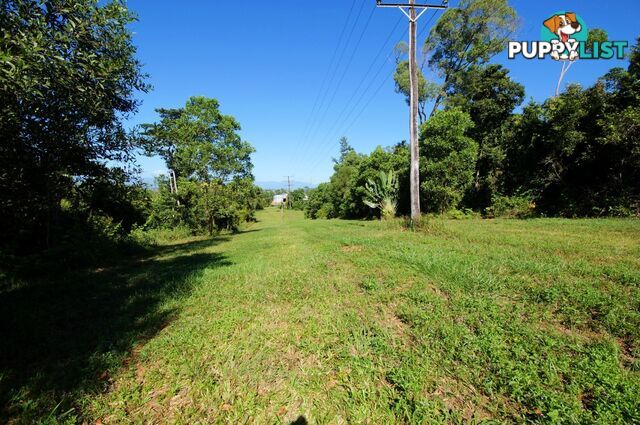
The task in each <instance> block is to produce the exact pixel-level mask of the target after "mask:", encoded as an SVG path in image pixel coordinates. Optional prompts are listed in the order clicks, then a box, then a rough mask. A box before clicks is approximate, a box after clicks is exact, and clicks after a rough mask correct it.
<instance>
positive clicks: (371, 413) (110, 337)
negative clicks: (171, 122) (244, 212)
mask: <svg viewBox="0 0 640 425" xmlns="http://www.w3.org/2000/svg"><path fill="white" fill-rule="evenodd" d="M258 218H259V220H260V221H259V222H258V223H256V224H253V225H252V227H251V228H250V229H248V230H247V231H246V232H244V233H240V234H238V235H234V236H230V237H226V238H217V239H212V240H196V241H190V242H187V243H183V244H180V243H175V242H174V243H172V244H170V245H162V246H159V247H158V251H157V253H156V255H155V256H153V257H150V258H149V259H148V260H146V261H144V262H142V263H135V264H127V265H123V266H122V267H121V268H115V269H113V270H105V271H101V272H99V273H95V271H94V272H93V273H91V274H79V275H75V276H65V277H60V278H59V280H58V281H57V282H58V283H57V284H56V285H53V282H51V283H50V284H49V283H47V284H45V283H43V284H42V288H43V289H37V290H35V291H37V293H36V294H33V293H31V292H23V293H20V292H18V293H17V294H15V293H12V292H10V293H5V294H0V303H2V305H1V306H0V307H3V309H2V313H0V315H2V317H1V319H2V323H3V325H0V326H6V330H10V329H15V330H13V331H12V332H13V334H10V335H12V336H11V337H10V339H9V341H10V342H11V347H12V348H11V349H7V348H6V346H4V347H5V348H3V349H0V352H2V353H3V357H2V359H3V369H2V370H3V372H1V373H2V374H3V375H2V378H0V379H1V380H2V381H0V382H2V383H3V385H4V388H3V389H7V390H8V391H9V392H8V394H11V397H12V398H11V399H10V400H8V404H5V405H7V406H9V409H8V410H5V412H6V414H8V415H9V416H10V417H13V418H14V419H17V422H24V423H27V422H31V421H33V420H37V419H42V418H43V417H44V418H46V416H43V415H42V412H43V411H44V410H43V407H44V406H49V407H51V406H55V405H56V404H57V403H59V402H60V401H61V400H62V401H63V403H62V404H61V406H60V408H59V409H58V410H56V412H54V414H53V415H52V418H54V419H55V420H56V421H61V420H66V421H68V422H82V421H84V420H86V421H96V420H99V421H101V422H102V423H129V422H137V423H140V422H151V423H195V422H200V423H305V422H304V421H307V422H308V423H347V422H348V423H469V422H471V423H479V422H488V423H513V422H537V423H634V422H636V423H637V422H640V398H639V397H638V394H640V360H639V359H640V222H639V221H637V220H556V219H532V220H526V221H519V220H475V219H473V220H459V221H457V220H438V219H434V220H431V221H430V222H429V223H427V224H425V225H424V226H423V227H422V228H421V231H417V232H410V231H403V230H402V229H401V228H400V227H399V226H396V225H395V224H393V223H391V224H390V223H381V222H360V221H339V220H329V221H327V220H320V221H309V220H304V219H303V218H302V215H301V214H300V213H297V212H287V214H286V215H285V217H284V218H282V217H281V216H280V213H279V212H277V211H275V210H272V209H267V210H266V211H263V212H261V214H260V215H259V217H258ZM78 276H82V278H78ZM53 280H55V279H53ZM74 282H75V283H74ZM65 288H67V289H65ZM107 288H109V289H107ZM31 291H34V290H33V289H32V290H31ZM38 291H39V292H38ZM61 293H62V294H61ZM64 294H67V295H64ZM78 295H80V296H79V297H78ZM56 297H58V298H59V297H62V298H60V299H62V300H63V302H62V303H61V302H60V301H58V299H57V298H56ZM33 299H35V300H40V301H37V303H36V305H39V304H42V306H40V307H39V308H38V309H35V310H34V309H31V310H30V309H29V308H28V304H29V303H30V302H32V301H31V300H33ZM53 300H55V301H56V302H55V303H54V302H53ZM64 300H66V301H64ZM73 300H81V302H79V301H73ZM105 300H109V301H107V302H106V304H105V305H104V306H103V305H102V303H105ZM48 301H51V302H50V304H51V305H47V302H48ZM6 306H8V307H9V309H10V311H9V312H7V313H5V307H6ZM34 311H35V313H34ZM80 312H82V313H80ZM14 315H17V316H16V317H15V318H13V317H14ZM31 315H33V316H31ZM51 318H54V320H53V321H51V320H52V319H51ZM50 321H51V322H50ZM7 323H8V324H9V325H10V326H7ZM6 330H3V332H5V331H6ZM50 330H53V331H54V332H53V333H51V332H50ZM23 331H24V332H23ZM49 334H51V336H49ZM78 337H79V338H78ZM38 341H42V344H43V346H42V348H45V350H41V349H40V348H41V347H39V345H38V344H39V342H38ZM60 347H62V348H60ZM65 347H66V348H65ZM14 357H15V358H14ZM18 358H20V360H18ZM7 359H8V360H10V361H11V362H12V363H8V367H6V366H4V365H5V363H4V362H5V361H7ZM11 359H13V360H11ZM30 365H34V367H31V366H30ZM105 373H106V374H105ZM57 382H60V383H57ZM54 383H56V384H54ZM4 393H7V392H6V391H3V394H4ZM71 408H73V410H71V411H69V409H71ZM67 411H68V412H69V413H68V414H67V415H65V414H64V413H65V412H67ZM38 412H40V413H39V416H38ZM295 421H298V422H295Z"/></svg>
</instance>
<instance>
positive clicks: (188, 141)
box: [141, 96, 254, 234]
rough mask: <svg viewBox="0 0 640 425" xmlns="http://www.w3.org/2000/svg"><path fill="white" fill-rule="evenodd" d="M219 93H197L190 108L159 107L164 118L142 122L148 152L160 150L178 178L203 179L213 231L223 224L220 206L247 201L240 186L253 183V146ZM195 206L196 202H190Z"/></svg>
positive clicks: (205, 205) (204, 203) (205, 204)
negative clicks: (210, 95) (219, 220)
mask: <svg viewBox="0 0 640 425" xmlns="http://www.w3.org/2000/svg"><path fill="white" fill-rule="evenodd" d="M219 106H220V105H219V103H218V101H217V100H215V99H209V98H206V97H200V96H199V97H191V98H190V99H189V100H188V101H187V103H186V104H185V106H184V108H180V109H159V110H158V112H159V113H160V122H159V123H153V124H143V125H142V126H141V130H142V132H141V136H142V138H141V143H142V145H143V146H145V148H146V152H147V154H158V155H160V156H161V157H162V158H163V159H164V160H165V162H166V164H167V167H170V168H171V169H173V170H174V171H175V173H176V175H177V176H178V180H179V181H181V179H182V181H184V180H190V181H192V182H198V183H199V184H200V186H201V188H202V196H201V197H200V199H199V202H201V206H202V208H203V209H204V215H205V217H206V220H207V222H206V226H207V230H208V231H209V233H210V234H212V233H213V232H214V231H215V230H217V228H218V227H219V226H218V225H217V224H216V219H217V218H219V217H220V216H221V214H220V211H221V210H223V209H225V210H228V211H231V210H230V209H229V208H230V205H232V204H234V202H239V201H241V200H240V199H234V196H239V195H238V193H237V191H234V190H231V189H234V188H235V189H238V188H239V187H240V186H241V183H243V184H244V185H245V186H250V185H252V182H253V176H252V174H251V171H252V168H253V165H252V163H251V154H252V153H253V152H254V149H253V147H251V145H250V144H249V143H248V142H246V141H243V140H242V139H241V137H240V135H239V134H238V131H240V124H239V123H238V122H237V121H236V119H235V118H233V117H232V116H229V115H223V114H222V113H221V112H220V109H219ZM188 207H193V205H188Z"/></svg>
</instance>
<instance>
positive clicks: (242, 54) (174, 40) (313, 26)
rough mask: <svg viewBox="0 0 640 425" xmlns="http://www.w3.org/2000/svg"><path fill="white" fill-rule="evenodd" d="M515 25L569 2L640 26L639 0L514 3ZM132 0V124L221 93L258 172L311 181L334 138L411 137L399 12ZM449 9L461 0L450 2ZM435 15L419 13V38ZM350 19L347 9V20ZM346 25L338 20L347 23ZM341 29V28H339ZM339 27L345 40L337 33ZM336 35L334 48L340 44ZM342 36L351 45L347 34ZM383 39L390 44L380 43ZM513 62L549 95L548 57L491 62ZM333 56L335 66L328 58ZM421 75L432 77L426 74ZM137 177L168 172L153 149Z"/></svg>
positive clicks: (596, 19) (337, 0) (357, 142)
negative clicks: (142, 84) (400, 87)
mask: <svg viewBox="0 0 640 425" xmlns="http://www.w3.org/2000/svg"><path fill="white" fill-rule="evenodd" d="M510 3H511V5H512V6H513V7H514V8H515V9H516V11H517V12H518V14H519V17H520V21H521V25H520V29H519V31H518V33H517V34H516V36H515V39H516V40H538V39H539V37H540V30H541V25H542V21H543V20H544V19H546V18H547V17H548V16H549V15H550V14H552V13H553V12H556V11H558V10H571V11H575V12H576V13H578V14H579V15H581V16H582V18H583V19H584V20H585V21H586V23H587V25H588V26H589V28H594V27H598V28H603V29H605V30H606V31H607V32H608V33H609V37H610V39H612V40H627V41H629V42H632V41H633V40H635V37H637V36H638V35H640V25H639V24H638V16H640V2H638V1H637V0H620V1H616V2H607V1H602V0H599V1H595V0H579V1H578V0H574V1H561V0H535V1H532V0H511V1H510ZM240 4H242V6H238V2H235V1H221V0H198V1H196V0H185V1H181V2H176V1H175V0H155V1H149V0H129V1H128V6H129V8H130V9H132V10H133V11H134V12H135V13H137V14H138V17H139V22H137V23H135V24H134V25H132V30H133V31H134V33H135V35H134V43H135V44H136V46H137V47H138V58H139V59H140V61H141V62H142V63H143V64H144V70H145V72H147V73H148V74H149V75H150V78H149V82H150V83H151V84H152V85H153V90H152V91H151V92H150V93H148V94H141V95H140V96H139V98H140V100H141V101H142V105H141V107H140V109H139V112H138V113H137V114H136V115H135V116H134V117H132V119H131V120H130V121H129V122H128V125H129V126H134V125H136V124H139V123H144V122H154V121H156V119H157V114H156V113H155V112H154V109H156V108H159V107H179V106H182V105H184V103H185V101H186V100H187V98H188V97H189V96H193V95H202V96H208V97H213V98H216V99H218V100H219V102H220V104H221V110H222V112H223V113H225V114H229V115H233V116H235V117H236V118H237V119H238V120H239V122H240V123H241V125H242V132H241V134H242V137H243V138H244V139H245V140H247V141H249V142H250V143H251V144H252V145H253V146H254V147H255V148H256V153H255V154H254V156H253V163H254V166H255V169H254V174H255V176H256V180H257V181H283V180H285V178H284V176H286V175H289V176H294V181H298V182H308V183H309V182H310V183H313V184H317V183H319V182H322V181H326V180H327V179H328V178H329V176H330V175H331V173H332V162H331V158H332V157H335V156H337V151H338V139H339V137H340V136H343V135H344V136H347V137H348V138H349V141H350V143H351V144H352V146H354V148H355V149H356V150H358V151H359V152H370V151H371V150H373V149H374V148H375V147H376V146H378V145H381V146H390V145H393V144H395V143H397V142H399V141H401V140H406V139H408V109H407V106H406V103H405V101H404V99H403V97H402V96H401V95H399V94H397V93H395V91H394V84H393V79H392V73H393V70H394V67H395V66H394V63H393V54H392V48H393V46H394V45H395V44H396V43H397V42H399V41H401V40H404V39H406V28H407V20H406V18H404V16H403V15H402V14H401V12H400V11H398V10H395V9H376V8H375V0H324V1H301V0H280V1H270V2H264V1H258V0H247V1H245V2H242V3H240ZM450 4H451V6H453V7H455V6H456V5H457V4H458V0H451V1H450ZM432 15H433V12H431V11H427V12H426V13H425V15H423V17H422V18H421V20H420V22H419V27H418V30H419V35H420V39H419V41H418V42H419V43H420V44H421V43H422V42H423V41H424V38H425V37H426V35H427V32H428V27H427V25H425V24H429V25H428V26H431V25H432V24H433V22H435V19H437V18H438V16H439V13H438V14H437V15H436V16H435V17H434V20H432V21H431V22H429V21H430V19H431V17H432ZM347 18H349V19H348V20H347ZM345 24H346V25H345ZM345 28H346V31H343V29H345ZM341 35H342V37H341ZM339 41H342V43H341V44H340V45H339V44H338V42H339ZM347 41H348V43H347ZM385 43H386V44H385ZM494 62H497V63H501V64H503V65H505V66H506V67H508V68H509V69H510V70H511V76H512V78H513V79H515V80H516V81H518V82H520V83H522V84H523V85H524V86H525V88H526V93H527V97H528V98H533V99H536V100H543V99H545V98H547V97H549V96H550V95H552V94H553V91H554V88H555V82H556V81H557V77H558V74H559V73H560V65H559V64H558V63H555V62H553V61H552V60H545V61H527V60H523V59H517V60H513V61H510V60H507V58H506V52H505V53H503V54H501V55H500V56H498V57H496V58H495V59H494ZM330 65H331V66H330ZM620 65H623V66H626V65H624V63H623V62H618V61H583V62H582V63H577V64H576V65H575V66H574V67H573V68H572V69H571V71H570V72H569V74H568V76H567V78H566V82H568V83H570V82H578V83H581V84H583V85H589V84H592V83H593V82H594V81H595V80H596V79H597V78H598V77H599V76H601V75H602V74H604V73H605V72H606V71H607V70H608V69H609V68H611V67H613V66H620ZM427 75H429V74H427ZM139 162H140V164H141V166H142V168H143V177H145V178H149V177H150V176H153V175H154V174H157V173H161V172H164V165H163V163H162V161H161V160H160V159H159V158H145V157H140V160H139Z"/></svg>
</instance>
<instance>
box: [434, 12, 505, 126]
mask: <svg viewBox="0 0 640 425" xmlns="http://www.w3.org/2000/svg"><path fill="white" fill-rule="evenodd" d="M517 24H518V20H517V18H516V12H515V10H514V9H513V8H512V7H511V6H510V5H509V3H508V2H507V0H461V1H460V3H459V5H458V7H455V8H450V9H448V10H447V11H446V12H445V13H444V14H443V15H442V17H441V18H440V19H439V20H438V23H437V24H436V25H435V26H434V27H433V28H432V29H431V32H430V34H429V37H428V38H427V40H426V41H425V44H424V48H423V49H424V52H425V54H426V55H428V56H429V61H428V62H429V66H431V67H432V68H433V69H435V70H436V71H437V72H438V73H439V75H440V76H441V77H442V79H443V84H442V89H441V91H440V92H439V93H438V95H437V96H436V97H435V102H434V106H433V110H432V112H431V114H432V115H433V113H434V112H435V111H436V110H437V109H438V107H439V106H440V105H441V103H442V101H443V100H444V99H445V98H446V96H447V93H448V91H449V88H450V85H451V84H453V83H454V79H455V77H456V75H457V74H458V73H459V72H460V71H464V70H466V69H467V68H469V67H471V66H474V65H482V64H485V63H487V62H488V61H489V60H490V59H491V58H492V57H493V56H495V55H496V54H498V53H500V52H501V51H503V50H504V49H505V46H506V45H507V40H509V38H510V37H511V36H512V34H513V33H514V31H515V30H516V28H517Z"/></svg>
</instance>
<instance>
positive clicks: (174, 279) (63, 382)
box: [0, 238, 230, 423]
mask: <svg viewBox="0 0 640 425" xmlns="http://www.w3.org/2000/svg"><path fill="white" fill-rule="evenodd" d="M226 239H227V238H216V239H208V240H200V241H195V242H190V243H186V244H177V245H172V246H166V247H158V248H157V249H155V254H156V256H157V255H163V256H170V257H168V258H159V259H158V258H153V257H147V258H139V259H137V260H129V262H127V263H123V264H124V265H120V266H114V267H109V268H94V269H92V270H84V271H75V272H67V273H62V274H59V275H55V274H54V275H51V276H47V277H39V278H35V277H29V278H28V279H27V280H21V279H24V278H21V277H15V276H14V277H13V279H14V284H13V285H12V287H8V286H7V287H5V290H1V289H2V286H1V285H0V338H1V340H0V423H4V422H5V420H7V419H9V418H14V419H17V420H18V422H23V423H29V422H35V421H37V420H40V419H42V418H45V417H46V416H47V415H49V414H50V413H51V412H52V411H53V410H54V409H55V413H54V416H58V415H60V414H61V413H63V412H66V411H69V410H70V409H74V408H76V407H77V402H78V399H79V398H80V397H81V396H82V395H83V394H84V393H95V392H100V391H104V390H106V389H107V388H108V385H109V375H110V373H112V372H114V371H116V370H117V369H119V368H121V367H123V365H124V363H125V359H126V358H127V356H128V355H129V354H130V353H131V351H132V349H133V348H134V347H135V346H136V345H139V344H140V343H143V342H144V341H146V340H148V339H150V338H152V337H153V336H154V335H156V334H157V333H158V332H159V331H161V330H162V329H163V328H164V327H166V326H167V325H168V324H169V323H170V322H171V320H172V319H173V318H175V316H176V315H177V314H178V309H176V308H175V307H171V308H170V307H168V305H172V306H175V305H176V304H175V303H173V304H169V303H167V301H171V300H176V299H180V298H182V297H185V296H187V295H189V293H190V292H191V290H192V287H193V285H194V284H195V283H196V281H197V278H198V276H199V275H200V274H201V273H202V271H203V270H204V269H211V268H217V267H223V266H226V265H230V262H229V261H228V260H226V259H225V256H224V255H222V254H219V253H193V252H194V251H195V250H198V249H201V248H204V247H208V246H211V245H213V244H217V243H220V242H223V241H225V240H226ZM5 277H7V276H5ZM15 281H18V282H20V285H16V284H15ZM72 414H73V415H77V414H80V415H81V414H82V413H81V412H80V411H79V410H74V411H72Z"/></svg>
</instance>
